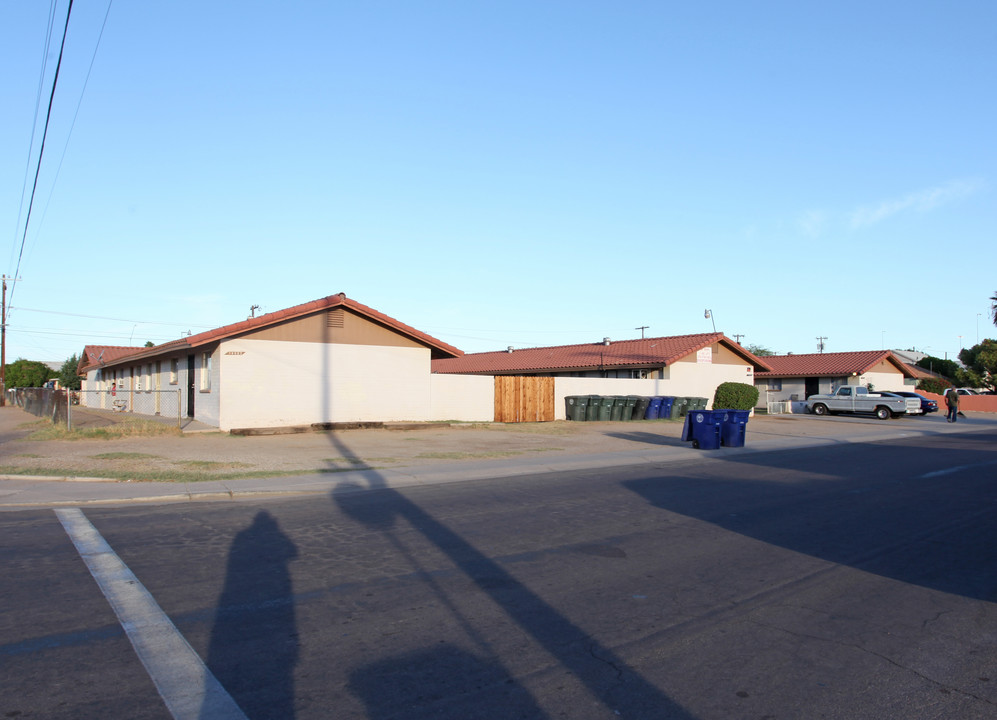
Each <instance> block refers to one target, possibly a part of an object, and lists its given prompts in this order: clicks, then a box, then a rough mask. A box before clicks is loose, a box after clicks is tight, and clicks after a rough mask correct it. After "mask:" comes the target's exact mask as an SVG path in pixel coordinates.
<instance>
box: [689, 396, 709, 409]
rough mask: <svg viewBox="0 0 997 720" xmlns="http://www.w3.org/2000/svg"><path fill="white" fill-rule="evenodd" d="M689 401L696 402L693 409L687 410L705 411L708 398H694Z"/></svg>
mask: <svg viewBox="0 0 997 720" xmlns="http://www.w3.org/2000/svg"><path fill="white" fill-rule="evenodd" d="M691 399H692V400H695V401H696V406H695V407H694V408H693V407H690V408H689V409H690V410H705V409H706V405H707V404H708V403H709V402H710V399H709V398H704V397H696V398H691Z"/></svg>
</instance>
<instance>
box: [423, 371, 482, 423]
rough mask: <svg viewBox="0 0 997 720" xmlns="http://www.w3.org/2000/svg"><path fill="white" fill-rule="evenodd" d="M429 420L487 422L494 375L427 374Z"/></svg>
mask: <svg viewBox="0 0 997 720" xmlns="http://www.w3.org/2000/svg"><path fill="white" fill-rule="evenodd" d="M429 388H430V401H429V419H430V420H434V421H444V420H457V421H460V422H491V421H492V420H494V419H495V378H494V377H492V376H491V375H430V383H429Z"/></svg>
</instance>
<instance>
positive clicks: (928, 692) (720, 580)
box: [0, 431, 997, 720]
mask: <svg viewBox="0 0 997 720" xmlns="http://www.w3.org/2000/svg"><path fill="white" fill-rule="evenodd" d="M995 478H997V433H994V432H993V431H988V432H976V433H968V434H964V435H963V434H950V435H946V436H939V437H924V438H913V439H896V440H891V441H888V442H882V443H869V444H842V445H840V446H833V445H828V446H823V447H813V448H807V449H799V450H787V451H781V452H767V453H754V454H743V455H742V454H726V455H725V454H717V455H715V456H713V457H712V458H706V457H703V458H699V459H696V460H692V461H688V460H677V461H670V462H661V463H650V464H647V465H638V466H628V467H621V468H610V469H606V468H600V469H597V470H582V471H573V472H565V473H551V474H545V475H524V476H519V477H513V478H503V479H502V480H501V481H492V480H477V481H469V482H465V483H457V484H447V485H439V486H425V487H409V488H395V489H391V488H386V487H384V488H379V487H378V485H379V482H378V480H377V477H376V475H374V476H372V477H368V480H367V481H366V482H368V483H369V485H370V488H369V489H370V492H357V490H359V489H360V488H358V487H356V482H358V481H357V480H345V481H344V482H343V483H341V484H340V486H338V487H336V488H335V489H334V490H333V491H332V492H331V493H330V494H328V495H327V496H320V497H310V498H297V499H295V498H285V499H276V498H275V499H269V500H265V501H260V502H257V503H250V502H238V503H232V502H228V503H208V502H205V503H198V504H185V505H164V506H144V505H143V506H124V507H119V508H97V507H94V508H87V509H85V510H84V511H83V516H82V517H83V518H84V521H85V520H87V519H88V520H89V521H90V522H92V523H93V526H94V527H95V528H96V530H97V531H99V533H100V536H101V537H102V538H103V539H104V540H106V542H107V543H108V545H109V546H110V549H112V550H113V551H114V553H116V557H117V558H120V561H121V562H123V564H124V566H126V568H127V569H128V570H130V571H131V572H132V573H134V578H132V576H130V575H126V574H123V573H122V572H121V571H113V572H110V574H109V577H111V579H110V580H107V578H105V580H106V581H107V582H112V583H113V582H114V581H115V578H116V579H117V580H118V581H120V586H119V588H122V587H123V588H125V590H121V592H122V593H124V595H123V597H125V600H123V601H120V599H119V601H120V602H122V603H123V605H124V606H125V607H126V611H134V607H132V606H139V605H141V602H140V600H141V598H140V599H139V600H135V599H134V598H132V599H129V598H130V597H131V596H130V595H128V594H127V593H131V592H132V591H133V590H134V589H135V588H139V589H141V588H142V587H144V588H145V589H146V590H147V591H148V593H149V599H150V601H154V604H155V605H156V606H158V608H161V609H162V611H163V612H165V616H166V617H167V618H168V620H167V624H171V627H175V629H176V631H178V632H179V633H180V634H182V637H183V638H184V639H185V640H186V642H187V643H189V648H190V649H191V650H193V653H192V657H193V658H194V659H193V660H192V659H191V657H187V656H182V655H171V656H168V657H165V660H164V654H165V653H166V652H167V649H166V648H168V647H170V644H169V639H168V638H165V637H164V636H161V635H157V638H158V639H157V640H156V641H155V642H152V643H148V644H147V645H144V646H142V641H141V639H140V640H137V641H136V640H135V639H134V636H132V639H131V640H130V636H129V635H128V634H126V632H125V630H124V629H123V628H122V624H121V622H119V619H118V618H117V617H116V616H115V612H114V611H113V610H112V609H111V605H110V604H109V601H108V599H106V598H105V596H104V594H102V592H101V590H100V589H99V588H98V585H97V583H96V582H95V581H94V575H92V573H91V571H90V570H88V568H87V565H85V564H84V562H83V560H82V559H81V556H80V552H79V551H78V550H77V548H76V547H74V544H73V541H72V540H71V539H70V531H71V530H70V528H72V527H74V526H73V525H72V524H71V522H70V521H68V520H67V519H66V518H65V517H63V518H62V521H60V517H57V515H56V513H55V512H54V511H53V510H25V511H18V512H9V513H4V514H2V515H0V546H2V547H3V548H4V552H3V553H2V558H0V571H2V576H3V578H4V584H3V590H2V592H0V597H2V602H3V612H2V613H0V663H2V668H3V671H2V673H0V716H2V717H17V718H90V717H94V718H97V717H100V718H105V717H128V718H136V719H142V718H171V717H200V718H208V717H212V718H217V717H223V715H222V711H219V710H216V709H215V708H216V707H218V706H217V705H214V704H212V703H214V702H216V701H217V699H218V694H217V693H214V694H213V691H212V687H214V688H221V689H222V693H223V694H224V695H225V696H226V697H229V698H231V700H232V701H233V703H234V706H236V707H237V712H240V713H242V714H243V716H244V717H248V718H254V719H255V718H296V719H299V720H304V719H306V718H372V719H375V720H388V719H389V718H399V719H400V718H406V719H408V718H434V719H439V718H444V719H446V718H453V719H457V718H460V719H462V720H463V719H466V718H489V719H492V718H618V717H623V718H682V719H686V718H701V719H704V720H705V719H707V718H848V719H849V720H854V719H856V718H877V719H879V718H912V719H920V718H966V719H969V718H992V717H994V716H995V715H997V602H995V601H997V523H995V522H994V521H993V517H994V513H995V510H997V483H995ZM98 555H99V554H97V553H89V554H88V557H90V558H91V559H93V557H97V556H98ZM105 570H106V567H105ZM98 572H99V571H98ZM129 607H131V610H128V608H129ZM138 612H144V611H143V610H141V608H140V609H139V610H138ZM150 617H151V616H150V615H149V614H148V613H147V614H145V615H143V616H142V618H143V619H142V620H140V621H136V622H133V623H130V624H128V627H129V632H131V633H138V634H139V635H141V633H142V632H143V631H145V630H148V629H149V628H151V629H152V630H153V631H155V632H160V631H162V630H163V627H164V626H163V623H161V622H157V621H154V620H150V619H149V618H150ZM133 642H137V643H139V645H140V646H142V647H145V650H144V651H143V652H146V653H147V654H146V655H145V656H144V657H143V661H144V662H145V663H146V664H145V666H144V665H143V663H142V662H140V661H139V655H137V654H136V650H135V649H133V645H132V643H133ZM198 659H199V660H198ZM199 661H203V663H204V665H203V666H197V665H196V662H199ZM157 663H158V665H157ZM147 667H148V668H151V669H148V670H147ZM157 667H158V668H159V669H157ZM164 667H165V670H163V669H162V668H164ZM205 668H206V669H205ZM185 673H186V674H185ZM204 677H209V678H211V679H213V680H215V681H217V685H211V684H210V683H207V684H206V685H205V687H206V688H207V689H204V688H201V687H200V686H198V687H199V690H198V692H199V693H200V694H199V695H197V697H199V698H201V699H200V701H199V702H200V705H195V706H194V708H193V710H191V709H190V708H189V706H188V708H187V709H186V710H183V712H186V713H188V714H187V715H178V714H177V710H176V709H175V708H174V709H169V703H170V702H171V698H170V695H171V694H173V693H176V692H177V690H176V686H177V685H178V683H177V678H188V680H187V681H186V682H187V683H188V685H198V682H200V681H201V680H202V679H203V678H204ZM190 678H194V679H193V680H190ZM180 684H181V685H182V683H180ZM161 693H162V696H161V695H160V694H161ZM188 699H189V698H188ZM174 704H175V705H176V706H177V707H180V706H182V705H183V703H182V702H175V703H174ZM224 717H236V715H225V716H224Z"/></svg>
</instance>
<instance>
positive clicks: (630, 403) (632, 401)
mask: <svg viewBox="0 0 997 720" xmlns="http://www.w3.org/2000/svg"><path fill="white" fill-rule="evenodd" d="M623 399H624V401H625V404H624V406H623V410H622V412H621V413H620V420H623V421H625V422H630V421H631V420H633V419H634V411H636V410H637V403H638V401H639V400H640V398H639V397H637V396H636V395H627V396H626V397H625V398H623Z"/></svg>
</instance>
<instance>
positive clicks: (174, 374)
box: [170, 358, 180, 385]
mask: <svg viewBox="0 0 997 720" xmlns="http://www.w3.org/2000/svg"><path fill="white" fill-rule="evenodd" d="M178 382H180V363H179V361H178V360H177V359H176V358H173V359H172V360H170V385H176V384H177V383H178Z"/></svg>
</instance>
